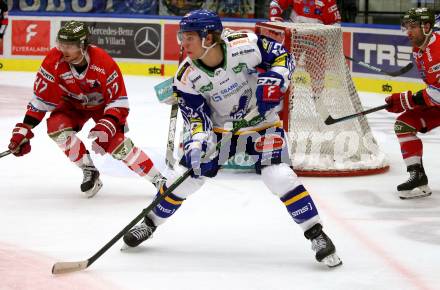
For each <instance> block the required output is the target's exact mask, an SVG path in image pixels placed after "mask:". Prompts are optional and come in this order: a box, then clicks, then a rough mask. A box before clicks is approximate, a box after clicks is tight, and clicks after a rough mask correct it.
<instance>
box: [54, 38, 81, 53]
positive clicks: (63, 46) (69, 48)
mask: <svg viewBox="0 0 440 290" xmlns="http://www.w3.org/2000/svg"><path fill="white" fill-rule="evenodd" d="M57 47H58V49H59V50H61V51H62V52H77V51H80V50H81V47H80V45H79V43H78V42H69V41H59V40H57Z"/></svg>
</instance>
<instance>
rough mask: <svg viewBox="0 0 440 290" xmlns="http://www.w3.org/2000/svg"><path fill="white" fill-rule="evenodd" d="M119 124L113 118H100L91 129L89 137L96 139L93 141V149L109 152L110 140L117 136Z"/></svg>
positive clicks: (98, 152)
mask: <svg viewBox="0 0 440 290" xmlns="http://www.w3.org/2000/svg"><path fill="white" fill-rule="evenodd" d="M116 128H117V124H116V121H115V120H114V119H113V118H110V117H104V118H102V119H100V120H99V121H98V122H97V123H96V125H95V127H93V128H92V129H91V130H90V133H89V136H88V137H89V139H95V140H94V141H93V143H92V150H93V151H94V152H95V153H97V154H101V155H104V154H105V152H107V148H108V145H109V144H110V141H111V140H112V138H113V137H114V136H115V134H116V131H117V129H116Z"/></svg>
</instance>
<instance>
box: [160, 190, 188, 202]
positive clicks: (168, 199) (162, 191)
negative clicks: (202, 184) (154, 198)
mask: <svg viewBox="0 0 440 290" xmlns="http://www.w3.org/2000/svg"><path fill="white" fill-rule="evenodd" d="M159 192H160V194H163V193H164V190H163V186H162V187H161V188H160V190H159ZM165 201H167V202H169V203H171V204H174V205H179V204H182V203H183V200H180V201H178V200H174V199H172V198H171V197H169V196H167V197H165Z"/></svg>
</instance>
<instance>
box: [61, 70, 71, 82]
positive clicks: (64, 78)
mask: <svg viewBox="0 0 440 290" xmlns="http://www.w3.org/2000/svg"><path fill="white" fill-rule="evenodd" d="M60 78H61V79H62V80H70V79H73V74H72V72H70V71H68V72H66V73H63V74H61V75H60Z"/></svg>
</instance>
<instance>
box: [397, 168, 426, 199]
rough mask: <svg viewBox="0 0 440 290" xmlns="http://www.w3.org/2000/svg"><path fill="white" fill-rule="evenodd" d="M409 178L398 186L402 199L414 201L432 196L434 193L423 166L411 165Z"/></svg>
mask: <svg viewBox="0 0 440 290" xmlns="http://www.w3.org/2000/svg"><path fill="white" fill-rule="evenodd" d="M407 171H408V172H409V178H408V180H407V181H405V182H404V183H402V184H399V185H398V186H397V191H398V192H399V197H400V198H401V199H414V198H421V197H425V196H429V195H431V193H432V191H431V189H430V188H429V186H428V177H427V176H426V174H425V169H424V168H423V165H422V164H414V165H410V166H408V168H407Z"/></svg>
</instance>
